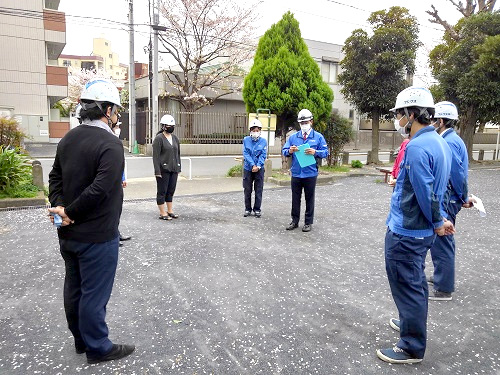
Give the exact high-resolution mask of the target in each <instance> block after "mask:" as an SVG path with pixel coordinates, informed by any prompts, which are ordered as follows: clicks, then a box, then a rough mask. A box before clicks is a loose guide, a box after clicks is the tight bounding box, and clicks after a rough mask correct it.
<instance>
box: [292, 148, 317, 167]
mask: <svg viewBox="0 0 500 375" xmlns="http://www.w3.org/2000/svg"><path fill="white" fill-rule="evenodd" d="M298 147H299V151H297V152H295V155H296V156H297V161H298V162H299V165H300V167H301V168H305V167H308V166H310V165H313V164H316V158H315V157H314V155H310V154H306V153H305V152H306V150H307V149H308V148H311V146H309V143H304V144H303V145H300V146H298Z"/></svg>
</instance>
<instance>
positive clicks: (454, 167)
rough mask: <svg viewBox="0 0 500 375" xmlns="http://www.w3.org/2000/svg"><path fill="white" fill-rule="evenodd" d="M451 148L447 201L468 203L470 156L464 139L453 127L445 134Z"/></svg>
mask: <svg viewBox="0 0 500 375" xmlns="http://www.w3.org/2000/svg"><path fill="white" fill-rule="evenodd" d="M441 135H442V136H443V139H444V140H445V141H446V143H447V144H448V146H449V147H450V150H451V155H452V159H451V171H450V181H449V184H448V192H447V200H448V201H447V202H445V205H447V204H448V203H449V201H450V200H451V201H455V202H462V203H467V200H468V194H469V189H468V183H467V180H468V177H469V171H468V169H469V157H468V156H467V147H466V146H465V143H464V141H463V140H462V138H460V137H459V135H458V134H457V133H456V132H455V130H453V129H449V130H446V131H445V132H444V133H443V134H441Z"/></svg>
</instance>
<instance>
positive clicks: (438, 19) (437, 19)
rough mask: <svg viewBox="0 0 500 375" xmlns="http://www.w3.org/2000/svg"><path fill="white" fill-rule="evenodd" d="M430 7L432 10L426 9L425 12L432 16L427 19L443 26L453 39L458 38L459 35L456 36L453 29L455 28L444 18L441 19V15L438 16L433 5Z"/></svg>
mask: <svg viewBox="0 0 500 375" xmlns="http://www.w3.org/2000/svg"><path fill="white" fill-rule="evenodd" d="M450 1H452V0H450ZM431 8H432V12H431V11H430V10H427V11H426V13H427V14H429V15H430V16H432V17H433V18H431V19H429V21H430V22H432V23H436V24H438V25H441V26H443V27H444V30H445V32H447V33H448V34H449V35H450V36H451V37H452V38H453V39H454V40H459V39H460V37H459V36H458V34H457V32H456V31H455V29H454V28H453V26H451V25H450V24H449V23H448V22H446V21H445V20H443V19H441V17H439V15H438V11H437V9H436V8H435V7H434V5H431Z"/></svg>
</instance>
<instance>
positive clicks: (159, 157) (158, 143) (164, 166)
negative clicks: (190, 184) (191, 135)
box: [153, 133, 181, 175]
mask: <svg viewBox="0 0 500 375" xmlns="http://www.w3.org/2000/svg"><path fill="white" fill-rule="evenodd" d="M153 166H154V169H155V175H160V174H161V172H174V173H179V172H180V171H181V148H180V143H179V139H178V138H177V137H176V136H175V135H174V134H172V144H170V142H169V141H168V139H167V138H165V135H163V133H159V134H158V135H157V136H156V137H155V139H154V141H153Z"/></svg>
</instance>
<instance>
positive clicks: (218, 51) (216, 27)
mask: <svg viewBox="0 0 500 375" xmlns="http://www.w3.org/2000/svg"><path fill="white" fill-rule="evenodd" d="M254 9H255V7H254V6H252V5H251V4H248V6H247V7H245V8H243V9H242V8H240V7H238V6H237V5H236V2H235V1H234V0H160V12H161V15H162V19H161V20H160V22H161V23H162V24H163V25H164V26H166V29H167V30H166V31H165V32H164V33H161V35H160V37H161V41H162V45H163V47H164V51H160V52H162V53H164V54H167V55H170V56H172V57H173V59H174V60H175V62H176V63H177V64H178V65H179V66H178V68H177V67H172V68H170V69H169V71H168V73H166V74H165V76H166V77H167V78H166V79H167V80H168V82H169V83H170V84H171V85H172V87H173V88H174V89H175V90H176V91H177V92H176V93H170V95H169V96H170V97H171V98H172V99H174V100H176V101H178V102H180V103H181V104H182V105H183V107H184V108H191V109H192V110H197V109H199V108H202V107H203V106H205V105H210V104H212V103H213V102H214V100H215V99H216V98H220V97H221V96H223V95H227V94H230V93H232V92H234V91H237V90H233V88H231V85H229V86H228V87H230V88H229V89H227V88H221V87H217V86H218V85H222V86H224V84H223V83H222V82H224V81H225V80H226V81H228V82H229V79H228V77H230V76H232V75H233V74H234V72H236V71H238V68H239V65H240V64H241V63H243V62H245V61H247V60H249V59H250V58H251V55H252V53H253V48H248V46H249V45H250V44H251V43H252V42H251V40H252V39H251V38H252V33H253V30H254V27H253V25H254V20H255V16H254ZM179 20H181V21H180V22H179ZM239 69H240V70H241V68H239ZM202 89H204V90H208V91H209V92H211V93H213V95H210V98H207V97H205V95H202V94H200V90H202Z"/></svg>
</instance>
